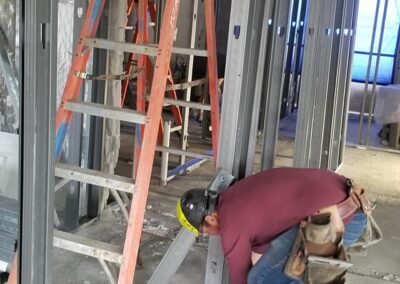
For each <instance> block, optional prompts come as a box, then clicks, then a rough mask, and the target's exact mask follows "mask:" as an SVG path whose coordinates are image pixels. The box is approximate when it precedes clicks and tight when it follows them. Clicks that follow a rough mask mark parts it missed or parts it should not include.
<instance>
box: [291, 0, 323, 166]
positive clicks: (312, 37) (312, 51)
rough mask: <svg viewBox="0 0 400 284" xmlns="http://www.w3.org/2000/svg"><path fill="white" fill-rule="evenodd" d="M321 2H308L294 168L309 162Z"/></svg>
mask: <svg viewBox="0 0 400 284" xmlns="http://www.w3.org/2000/svg"><path fill="white" fill-rule="evenodd" d="M321 4H322V1H319V0H310V1H308V9H309V10H308V18H307V25H306V27H305V30H306V38H305V45H304V54H303V68H302V71H301V74H302V78H301V86H300V95H299V106H298V115H297V124H296V136H295V151H294V159H293V165H294V166H295V167H307V166H308V162H309V149H310V147H309V144H310V133H311V120H312V110H313V105H314V101H313V96H312V94H313V93H314V90H315V86H314V83H313V78H314V76H315V74H314V73H315V64H316V63H315V62H316V60H317V58H316V53H317V43H318V36H319V33H318V32H317V28H318V26H319V19H320V18H319V11H320V9H321Z"/></svg>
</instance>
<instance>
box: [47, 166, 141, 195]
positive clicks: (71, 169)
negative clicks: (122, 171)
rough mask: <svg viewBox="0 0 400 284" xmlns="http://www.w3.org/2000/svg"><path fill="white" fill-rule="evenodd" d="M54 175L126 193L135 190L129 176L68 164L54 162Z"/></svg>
mask: <svg viewBox="0 0 400 284" xmlns="http://www.w3.org/2000/svg"><path fill="white" fill-rule="evenodd" d="M55 175H56V176H57V177H61V178H65V179H69V180H75V181H80V182H83V183H88V184H93V185H97V186H102V187H106V188H112V189H116V190H119V191H124V192H128V193H133V191H134V190H135V184H134V183H133V180H132V179H130V178H127V177H122V176H116V175H112V174H107V173H103V172H99V171H94V170H90V169H85V168H81V167H78V166H73V165H68V164H62V163H56V166H55Z"/></svg>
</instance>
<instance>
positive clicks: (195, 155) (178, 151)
mask: <svg viewBox="0 0 400 284" xmlns="http://www.w3.org/2000/svg"><path fill="white" fill-rule="evenodd" d="M156 151H157V152H167V153H170V154H173V155H179V156H187V157H192V158H199V159H206V160H212V159H213V156H210V155H204V154H200V153H195V152H190V151H185V150H181V149H174V148H169V147H163V146H157V147H156Z"/></svg>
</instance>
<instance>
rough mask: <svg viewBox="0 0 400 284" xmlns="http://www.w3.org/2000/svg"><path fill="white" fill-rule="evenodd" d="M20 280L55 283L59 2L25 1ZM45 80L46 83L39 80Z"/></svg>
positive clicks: (22, 7)
mask: <svg viewBox="0 0 400 284" xmlns="http://www.w3.org/2000/svg"><path fill="white" fill-rule="evenodd" d="M21 9H22V10H21V14H20V15H21V18H20V22H19V23H18V24H19V25H20V27H22V28H21V31H23V32H21V38H20V42H21V44H22V46H21V51H23V53H21V66H20V69H19V70H21V73H22V74H21V79H20V80H19V82H20V98H21V101H23V104H21V113H22V119H21V134H20V135H21V136H20V137H21V147H22V149H21V179H22V180H21V195H20V198H19V200H20V208H21V215H20V220H21V224H20V229H21V230H20V238H19V244H20V250H19V251H20V255H19V259H20V269H19V274H20V277H19V282H20V283H32V284H36V283H37V284H44V283H45V284H51V283H53V279H52V278H53V277H52V274H53V269H52V266H53V261H52V255H53V210H54V172H53V169H54V167H53V166H54V165H53V163H54V137H55V131H54V130H55V123H54V122H55V109H56V106H55V99H56V98H55V96H54V94H55V93H56V82H57V78H56V74H57V70H56V69H57V68H56V66H57V2H55V1H50V0H32V1H25V2H23V3H21ZM38 82H46V84H44V83H43V84H38Z"/></svg>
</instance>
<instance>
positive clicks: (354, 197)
mask: <svg viewBox="0 0 400 284" xmlns="http://www.w3.org/2000/svg"><path fill="white" fill-rule="evenodd" d="M347 186H348V189H349V193H348V194H349V196H348V198H347V199H345V200H344V201H343V202H341V203H339V204H338V205H337V208H338V211H339V214H340V216H341V217H342V220H344V221H347V220H348V219H349V218H350V217H351V216H352V215H353V213H354V212H355V211H356V210H358V209H361V210H362V211H363V212H364V213H365V214H367V216H370V215H371V212H372V210H373V209H374V208H375V205H374V204H373V203H371V202H370V201H369V200H368V198H367V195H366V194H365V191H364V189H362V188H361V187H359V186H357V185H354V183H353V181H352V180H351V179H347Z"/></svg>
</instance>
